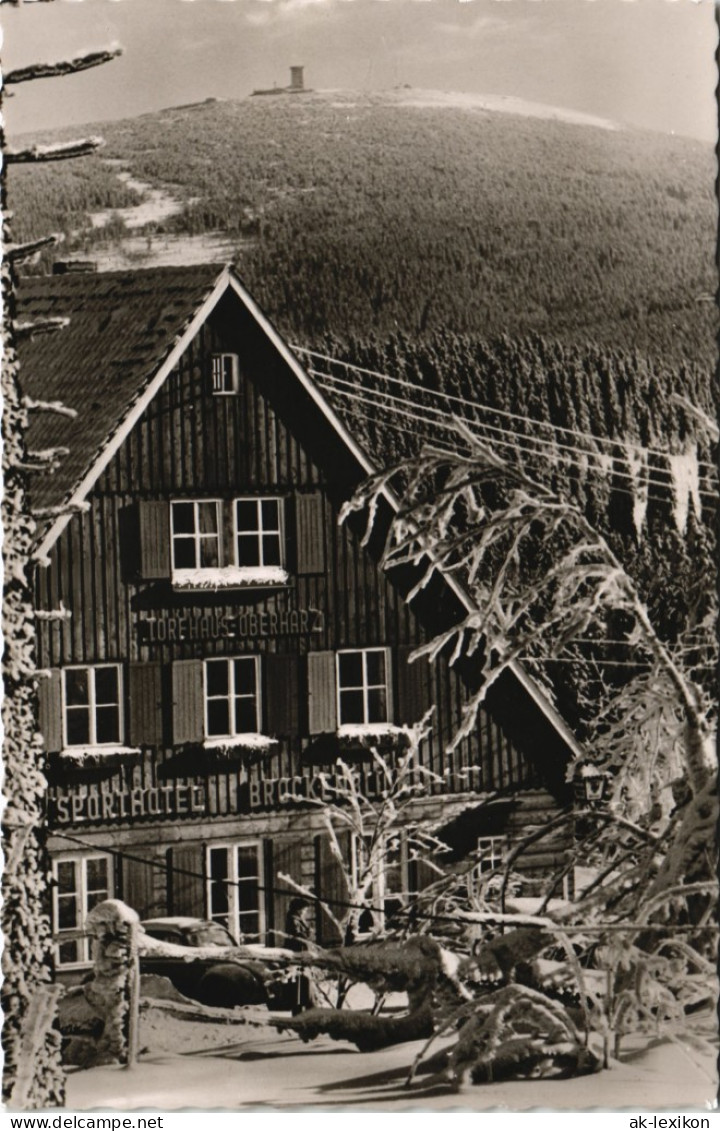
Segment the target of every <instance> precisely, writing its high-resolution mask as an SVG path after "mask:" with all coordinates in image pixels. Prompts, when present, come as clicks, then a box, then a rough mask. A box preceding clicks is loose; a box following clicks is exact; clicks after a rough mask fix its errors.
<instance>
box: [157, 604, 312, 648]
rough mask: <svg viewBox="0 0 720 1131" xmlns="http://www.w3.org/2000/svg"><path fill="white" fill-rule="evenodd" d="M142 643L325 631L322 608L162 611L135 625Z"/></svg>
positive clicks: (240, 638) (255, 638)
mask: <svg viewBox="0 0 720 1131" xmlns="http://www.w3.org/2000/svg"><path fill="white" fill-rule="evenodd" d="M138 626H139V630H140V634H141V642H142V643H143V644H168V643H170V644H172V643H175V642H178V643H179V642H182V641H188V640H189V641H192V640H259V639H263V638H265V637H274V636H311V635H312V634H314V633H319V632H324V631H325V614H324V613H323V611H322V609H313V608H309V609H295V608H293V609H285V610H283V611H278V610H275V609H273V610H267V609H262V610H260V609H254V608H239V609H237V610H236V611H235V612H232V613H226V612H223V613H221V612H216V611H208V612H206V613H195V612H183V613H177V612H172V613H171V612H162V613H160V614H158V615H156V616H145V617H143V618H142V619H141V620H140V621H139V622H138Z"/></svg>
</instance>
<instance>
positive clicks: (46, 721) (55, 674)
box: [38, 668, 63, 754]
mask: <svg viewBox="0 0 720 1131" xmlns="http://www.w3.org/2000/svg"><path fill="white" fill-rule="evenodd" d="M38 708H39V723H40V733H41V734H42V736H43V741H44V745H45V750H46V751H47V753H48V754H56V753H57V752H58V751H59V750H62V748H63V717H62V672H61V671H60V669H59V668H51V670H50V675H49V677H47V678H44V679H40V680H39V681H38Z"/></svg>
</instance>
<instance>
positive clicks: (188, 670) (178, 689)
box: [172, 660, 204, 743]
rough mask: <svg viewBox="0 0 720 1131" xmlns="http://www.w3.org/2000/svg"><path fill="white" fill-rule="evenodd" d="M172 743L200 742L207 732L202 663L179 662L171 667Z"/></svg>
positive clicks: (199, 661)
mask: <svg viewBox="0 0 720 1131" xmlns="http://www.w3.org/2000/svg"><path fill="white" fill-rule="evenodd" d="M172 688H173V704H172V711H173V717H172V733H173V742H174V743H181V742H201V741H202V738H203V733H204V725H203V724H204V718H203V716H204V695H203V665H202V660H176V661H175V663H174V664H173V666H172Z"/></svg>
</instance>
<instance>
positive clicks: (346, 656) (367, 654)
mask: <svg viewBox="0 0 720 1131" xmlns="http://www.w3.org/2000/svg"><path fill="white" fill-rule="evenodd" d="M388 659H389V651H388V649H387V648H357V649H354V650H344V651H342V652H338V656H337V695H338V722H339V724H340V726H369V725H372V724H374V723H389V722H391V721H392V704H391V695H390V681H389V679H388V675H389V672H388V668H389V664H388Z"/></svg>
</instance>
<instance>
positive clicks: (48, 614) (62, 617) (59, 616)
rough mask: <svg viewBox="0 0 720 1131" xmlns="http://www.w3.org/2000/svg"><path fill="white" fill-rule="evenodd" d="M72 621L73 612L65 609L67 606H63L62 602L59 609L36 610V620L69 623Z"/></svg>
mask: <svg viewBox="0 0 720 1131" xmlns="http://www.w3.org/2000/svg"><path fill="white" fill-rule="evenodd" d="M71 619H72V612H71V611H70V609H66V608H65V605H64V604H63V602H62V601H61V602H60V606H59V608H57V609H36V610H35V620H44V621H68V620H71Z"/></svg>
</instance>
